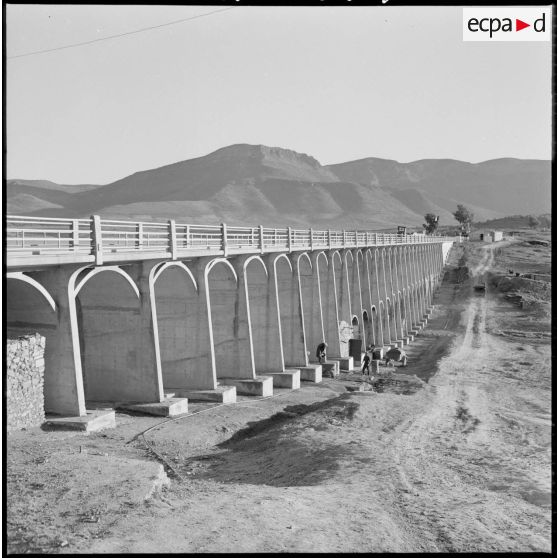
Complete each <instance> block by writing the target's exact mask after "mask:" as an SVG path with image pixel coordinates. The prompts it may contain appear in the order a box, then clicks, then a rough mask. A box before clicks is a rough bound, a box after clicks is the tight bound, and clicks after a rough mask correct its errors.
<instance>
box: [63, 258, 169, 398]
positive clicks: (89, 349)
mask: <svg viewBox="0 0 558 558" xmlns="http://www.w3.org/2000/svg"><path fill="white" fill-rule="evenodd" d="M68 293H69V295H70V296H69V298H70V314H71V315H72V314H73V318H74V319H72V328H73V339H74V358H75V359H76V360H79V364H78V365H77V366H76V368H77V367H78V366H79V368H80V369H81V375H82V379H83V389H84V394H85V400H86V401H102V402H107V401H110V402H112V401H141V402H157V401H160V400H161V399H162V397H163V393H162V390H163V384H162V379H161V373H160V370H161V366H160V360H159V354H158V344H157V343H156V340H155V339H154V338H153V324H152V316H151V312H149V313H148V314H147V313H146V312H145V310H144V308H143V306H142V302H143V301H142V298H141V297H140V293H139V289H138V287H137V285H136V283H135V281H134V280H133V279H132V277H131V276H130V275H129V274H128V273H127V272H125V271H124V270H123V269H121V268H120V267H118V266H106V267H94V268H93V267H91V266H85V267H82V268H80V269H78V270H76V271H74V273H73V274H72V275H71V276H70V280H69V282H68ZM144 296H146V297H147V296H148V293H145V295H144Z"/></svg>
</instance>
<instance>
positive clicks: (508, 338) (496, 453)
mask: <svg viewBox="0 0 558 558" xmlns="http://www.w3.org/2000/svg"><path fill="white" fill-rule="evenodd" d="M499 246H502V244H500V245H499ZM456 258H457V255H454V256H453V259H454V260H456ZM470 258H471V259H470V262H469V265H470V266H471V268H472V269H473V271H474V273H476V274H481V273H484V272H485V271H488V270H490V269H491V268H492V266H493V265H494V255H493V251H492V247H488V248H482V249H481V248H480V247H479V248H478V249H476V248H475V249H471V254H470ZM526 316H527V315H526V313H525V311H523V310H520V309H517V308H514V307H512V306H511V305H510V303H507V302H502V300H501V297H500V296H499V295H498V293H496V292H493V291H491V289H490V288H489V289H488V292H487V294H486V296H478V295H474V294H473V291H472V288H471V282H469V283H463V284H455V283H454V282H452V281H446V282H444V284H443V285H442V287H441V289H440V291H439V293H438V295H437V297H436V300H435V306H434V317H433V318H432V319H431V320H430V321H429V326H428V328H427V330H425V331H424V332H423V333H421V335H420V336H419V337H418V338H417V340H416V341H415V343H413V344H412V345H410V346H409V349H408V351H407V353H408V355H409V366H408V367H407V368H406V369H405V368H398V369H397V370H396V372H398V373H399V372H404V373H405V374H408V375H409V376H413V375H416V376H418V378H421V379H422V380H426V381H428V383H425V382H424V381H419V380H417V379H416V378H415V380H414V383H413V387H412V389H408V390H397V389H390V388H389V383H388V385H387V386H385V388H384V389H383V391H382V392H381V393H377V392H375V391H365V392H356V393H348V392H346V387H347V386H356V385H357V383H358V381H359V380H360V377H359V375H358V374H352V375H349V376H347V377H345V378H343V379H341V380H339V381H333V380H327V381H325V382H324V384H321V385H314V386H311V385H307V384H305V385H304V387H303V389H301V390H298V391H297V392H284V393H283V394H282V395H281V396H280V397H276V398H274V399H268V400H257V401H254V400H251V402H248V400H244V401H241V402H240V403H239V404H237V405H232V406H225V407H219V408H214V409H212V410H210V411H208V412H206V413H204V414H200V415H195V416H191V417H189V418H187V419H185V420H181V421H175V422H169V423H166V424H164V425H161V426H160V427H159V428H158V429H157V430H155V431H152V432H151V433H149V434H148V435H146V437H147V438H148V440H149V442H150V443H151V444H154V447H155V448H156V450H157V452H158V453H159V454H160V455H162V456H163V457H164V458H165V460H166V461H167V462H168V463H169V464H170V465H171V466H172V470H171V469H169V468H167V471H168V473H169V475H170V476H171V479H172V483H171V485H170V487H169V488H168V489H165V490H163V491H162V492H161V494H160V495H159V496H158V497H156V498H153V499H151V500H149V501H148V502H147V503H145V504H133V505H132V504H130V503H129V502H128V503H126V495H125V494H122V493H121V492H122V491H121V490H119V491H115V490H114V488H113V489H112V491H111V487H110V485H107V486H104V485H103V486H102V487H100V488H99V486H97V487H90V490H94V491H95V495H96V498H95V505H96V506H97V508H96V510H97V511H96V513H98V515H97V516H96V517H98V518H99V519H98V522H97V523H84V522H83V521H82V520H80V517H82V516H83V513H84V512H86V511H87V510H88V507H89V505H90V504H89V502H90V500H91V497H90V496H88V492H87V485H86V479H83V478H81V479H80V478H79V477H76V478H75V480H72V478H71V476H70V475H68V478H66V479H63V480H60V482H59V484H58V485H56V486H57V488H56V487H55V488H53V489H52V494H50V493H48V489H44V490H43V491H42V492H40V493H39V494H37V493H36V492H35V493H34V494H33V493H32V492H29V491H25V490H24V489H23V486H22V485H21V483H22V482H23V481H21V480H20V481H18V482H19V484H18V482H16V480H14V479H16V477H17V478H18V479H22V478H25V472H26V471H27V469H26V468H25V467H26V466H27V465H24V464H23V462H25V463H27V462H26V461H25V460H24V459H23V457H24V454H31V455H32V456H33V457H34V461H33V460H29V459H28V458H27V459H28V463H37V460H38V459H40V458H41V451H40V450H39V449H38V445H37V444H36V443H35V444H33V443H32V442H33V440H35V442H36V440H37V439H39V436H42V437H48V436H52V433H51V434H46V433H40V432H39V433H33V436H32V437H29V436H26V435H25V433H22V434H19V435H17V436H14V437H12V439H11V440H9V444H11V445H9V452H10V455H11V456H12V458H13V461H12V462H11V463H10V464H9V471H8V473H9V478H8V490H9V501H8V505H9V510H10V511H11V519H10V537H11V545H12V546H11V549H12V551H14V550H19V551H24V550H25V549H33V548H35V549H37V547H38V543H37V542H33V541H37V540H38V539H39V538H40V540H41V545H42V546H41V547H39V549H40V550H42V551H46V552H48V551H51V552H52V551H57V552H227V551H230V552H255V551H264V552H265V551H268V552H282V551H283V552H284V551H293V552H301V551H307V552H310V551H315V552H324V551H331V552H341V551H346V552H349V551H356V552H363V551H376V552H382V551H388V552H424V551H446V552H447V551H454V552H465V551H535V550H537V551H546V552H548V551H550V549H551V544H550V536H551V535H550V533H551V509H550V508H551V498H550V487H551V472H550V462H551V454H550V452H551V440H550V432H551V415H550V409H551V393H550V385H551V382H550V374H551V366H550V347H549V344H548V338H547V337H546V333H547V329H548V324H547V323H545V322H542V321H540V323H539V326H538V327H539V330H540V334H541V337H538V338H537V337H535V338H533V339H530V340H529V341H528V342H526V341H525V340H523V339H521V338H519V337H517V336H514V335H504V334H503V333H502V332H503V331H508V329H509V323H514V324H521V323H522V322H521V320H525V319H527V318H526ZM506 328H508V329H506ZM406 349H407V348H406ZM417 386H418V387H417ZM401 393H407V395H401ZM192 409H195V405H194V406H192ZM118 419H119V424H120V426H119V427H118V428H117V429H116V430H115V431H107V432H106V433H104V434H103V435H101V434H96V435H91V436H89V437H88V439H83V438H82V437H75V436H73V437H72V436H68V437H63V436H60V435H59V438H58V439H57V440H55V439H54V438H52V440H51V442H52V445H50V446H49V451H51V453H56V452H58V453H61V452H63V453H64V462H65V463H67V464H68V467H71V466H72V460H75V464H77V463H78V461H77V447H78V445H79V446H81V445H83V446H84V447H85V448H89V451H93V450H94V451H98V452H108V457H107V459H112V458H114V459H118V458H121V457H122V455H124V454H125V455H126V456H128V457H130V456H133V455H134V454H135V456H136V457H137V458H143V459H145V458H146V457H147V456H148V455H149V453H148V452H146V450H145V446H144V445H143V444H142V443H141V439H136V440H135V441H134V442H132V443H129V444H125V442H126V441H130V440H132V439H134V436H135V435H136V434H138V433H139V432H140V431H142V430H144V429H146V428H147V427H148V426H151V425H154V424H158V419H144V418H139V417H126V416H125V415H119V417H118ZM41 439H44V438H41ZM30 440H31V442H30ZM80 450H81V447H80ZM42 451H43V453H44V450H42ZM18 458H19V462H16V460H17V459H18ZM29 467H31V465H29ZM42 467H45V468H44V469H43V468H42ZM22 469H23V471H22ZM173 470H174V471H176V473H177V474H176V475H173ZM47 474H50V475H52V474H53V472H52V470H48V469H47V468H46V465H45V466H42V465H35V466H34V468H33V469H32V470H31V469H29V475H31V476H32V478H33V480H34V481H35V482H37V481H40V480H41V475H43V476H44V477H45V478H46V475H47ZM22 475H23V476H22ZM45 484H46V486H48V483H45ZM119 486H120V485H119ZM78 487H79V490H78ZM103 491H104V492H103ZM99 492H100V494H99ZM103 494H104V501H105V502H106V504H105V507H104V509H103V507H102V506H100V504H99V502H100V501H103V498H101V496H102V495H103ZM29 498H31V499H32V500H31V501H29ZM41 498H42V499H41ZM26 499H27V500H26ZM128 500H129V497H128ZM29 502H31V504H33V505H31V506H30V505H29ZM53 502H56V505H54V506H53V505H52V503H53ZM99 506H100V507H99ZM78 508H79V510H80V512H79V513H80V514H81V515H80V514H78V512H77V509H78ZM17 510H21V511H17ZM23 510H27V511H26V513H24V511H23ZM39 519H40V520H41V521H42V522H43V523H42V527H40V526H39ZM45 522H46V524H45ZM17 529H19V531H17ZM41 529H42V530H41ZM16 533H19V534H16ZM22 533H24V535H25V536H24V535H23V534H22ZM39 535H40V537H39ZM49 536H50V539H49ZM60 541H63V542H64V543H66V544H63V543H61V542H60ZM33 544H35V547H34V546H33Z"/></svg>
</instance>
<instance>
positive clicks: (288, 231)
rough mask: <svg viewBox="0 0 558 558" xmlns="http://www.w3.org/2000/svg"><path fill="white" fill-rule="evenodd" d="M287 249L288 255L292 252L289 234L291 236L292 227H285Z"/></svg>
mask: <svg viewBox="0 0 558 558" xmlns="http://www.w3.org/2000/svg"><path fill="white" fill-rule="evenodd" d="M287 234H288V237H287V247H288V249H289V254H290V253H291V252H292V251H293V241H292V238H291V234H292V227H287Z"/></svg>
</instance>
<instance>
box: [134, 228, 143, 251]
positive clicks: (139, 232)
mask: <svg viewBox="0 0 558 558" xmlns="http://www.w3.org/2000/svg"><path fill="white" fill-rule="evenodd" d="M136 234H137V235H138V242H137V248H138V250H141V249H142V248H143V223H138V224H137V227H136Z"/></svg>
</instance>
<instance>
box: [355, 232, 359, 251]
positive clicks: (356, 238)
mask: <svg viewBox="0 0 558 558" xmlns="http://www.w3.org/2000/svg"><path fill="white" fill-rule="evenodd" d="M355 246H356V247H357V248H358V231H355Z"/></svg>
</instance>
